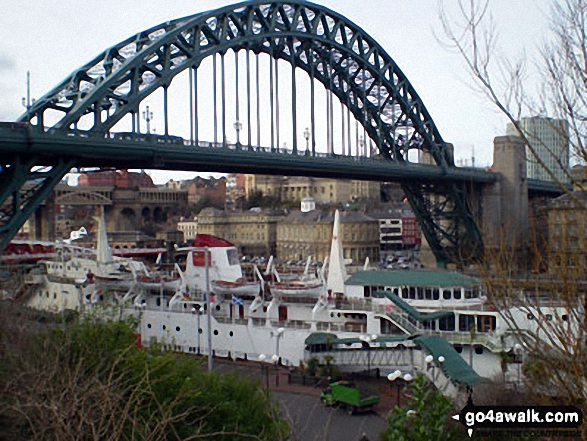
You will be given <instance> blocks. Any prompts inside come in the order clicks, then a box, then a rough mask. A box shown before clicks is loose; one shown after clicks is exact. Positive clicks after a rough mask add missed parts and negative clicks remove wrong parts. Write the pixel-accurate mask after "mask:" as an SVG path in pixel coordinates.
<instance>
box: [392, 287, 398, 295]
mask: <svg viewBox="0 0 587 441" xmlns="http://www.w3.org/2000/svg"><path fill="white" fill-rule="evenodd" d="M391 292H393V293H394V294H395V295H396V296H399V288H393V289H392V291H391Z"/></svg>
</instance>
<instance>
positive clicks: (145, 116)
mask: <svg viewBox="0 0 587 441" xmlns="http://www.w3.org/2000/svg"><path fill="white" fill-rule="evenodd" d="M143 119H144V120H145V122H146V123H147V134H150V133H151V121H152V120H153V112H151V111H150V110H149V106H147V108H146V109H145V110H143Z"/></svg>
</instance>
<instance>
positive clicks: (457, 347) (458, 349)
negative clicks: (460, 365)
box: [455, 346, 463, 354]
mask: <svg viewBox="0 0 587 441" xmlns="http://www.w3.org/2000/svg"><path fill="white" fill-rule="evenodd" d="M455 351H457V352H458V353H459V354H460V353H462V352H463V347H462V346H455Z"/></svg>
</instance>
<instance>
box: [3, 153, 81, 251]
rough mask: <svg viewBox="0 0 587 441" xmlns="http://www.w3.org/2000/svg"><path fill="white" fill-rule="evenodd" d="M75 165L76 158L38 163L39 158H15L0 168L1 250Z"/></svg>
mask: <svg viewBox="0 0 587 441" xmlns="http://www.w3.org/2000/svg"><path fill="white" fill-rule="evenodd" d="M72 167H73V161H66V160H59V161H58V163H57V164H54V165H52V166H47V167H38V166H37V161H35V160H34V159H33V160H30V161H28V162H27V163H24V164H23V163H21V161H20V160H19V159H18V158H16V159H15V160H14V161H13V162H12V163H10V164H4V165H2V168H1V170H0V252H1V251H2V250H4V249H5V248H6V246H7V245H8V243H9V242H10V240H11V239H12V238H13V237H14V236H15V235H16V233H17V232H18V230H19V229H20V228H21V227H22V226H23V225H24V223H25V222H26V220H27V219H28V218H29V216H30V215H31V214H32V213H33V212H34V211H35V210H36V209H37V208H38V207H39V205H40V204H41V203H42V202H43V201H44V200H45V198H47V196H49V194H50V193H51V191H53V188H54V187H55V186H56V185H57V184H58V183H59V181H61V179H63V177H64V176H65V174H66V173H67V172H69V170H71V168H72Z"/></svg>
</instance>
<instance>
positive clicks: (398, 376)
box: [387, 370, 414, 407]
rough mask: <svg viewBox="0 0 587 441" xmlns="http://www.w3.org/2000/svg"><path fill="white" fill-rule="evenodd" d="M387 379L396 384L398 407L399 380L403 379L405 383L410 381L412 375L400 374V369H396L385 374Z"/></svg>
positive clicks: (398, 402)
mask: <svg viewBox="0 0 587 441" xmlns="http://www.w3.org/2000/svg"><path fill="white" fill-rule="evenodd" d="M387 379H388V380H389V381H390V382H392V383H394V384H395V386H396V392H397V407H399V405H400V387H401V380H403V381H404V382H405V383H406V384H407V383H409V382H410V381H412V380H413V379H414V377H413V376H412V375H411V374H409V373H408V374H402V371H400V370H397V371H395V372H392V373H391V374H389V375H388V376H387Z"/></svg>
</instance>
